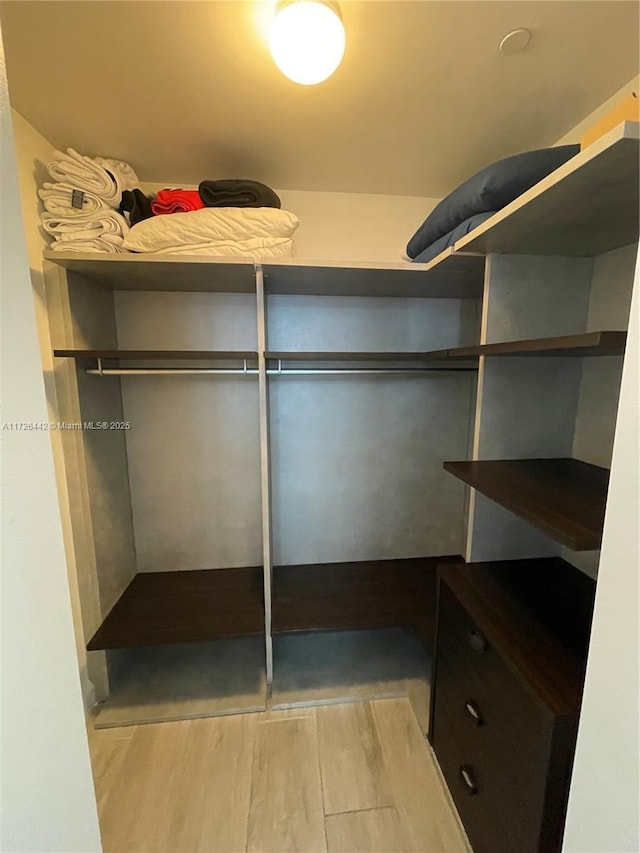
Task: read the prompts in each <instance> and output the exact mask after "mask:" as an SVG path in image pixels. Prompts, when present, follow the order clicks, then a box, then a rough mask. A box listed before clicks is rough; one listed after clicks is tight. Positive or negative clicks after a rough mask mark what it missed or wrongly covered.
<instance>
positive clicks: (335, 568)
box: [47, 255, 480, 725]
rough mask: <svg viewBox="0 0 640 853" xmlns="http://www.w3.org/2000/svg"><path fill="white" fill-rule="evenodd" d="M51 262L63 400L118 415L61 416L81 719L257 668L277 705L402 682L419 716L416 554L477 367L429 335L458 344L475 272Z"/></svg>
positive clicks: (246, 706)
mask: <svg viewBox="0 0 640 853" xmlns="http://www.w3.org/2000/svg"><path fill="white" fill-rule="evenodd" d="M51 260H52V261H54V263H51V264H49V265H48V266H49V269H48V272H47V280H48V289H49V294H48V298H49V301H50V310H51V323H52V331H53V333H54V341H55V346H56V354H57V355H58V358H57V359H56V365H57V366H56V370H57V371H58V374H59V375H58V383H57V385H58V389H59V395H60V398H61V400H62V401H63V405H67V406H68V407H69V408H70V410H71V409H73V406H74V405H76V406H77V407H79V409H80V410H82V411H83V413H85V414H84V419H85V420H86V419H87V418H88V415H87V414H86V412H88V411H89V409H91V405H93V402H95V405H94V407H93V409H91V413H92V415H93V420H95V421H98V420H100V421H103V422H104V421H109V422H110V423H111V424H112V425H117V424H118V423H119V422H121V423H122V424H125V425H126V424H127V422H128V421H129V422H130V423H131V429H130V430H127V429H117V428H116V429H113V430H111V429H109V430H106V431H105V432H102V431H100V430H98V431H96V430H84V431H80V430H73V431H70V432H69V434H68V445H69V446H68V452H67V458H66V469H67V470H66V472H65V473H66V476H67V481H68V484H69V488H70V492H71V495H72V501H73V503H72V506H73V514H74V519H73V527H74V537H75V538H76V543H77V548H78V551H79V554H81V555H82V559H80V560H79V564H80V566H81V572H82V574H83V578H81V587H83V585H84V590H83V596H82V597H83V614H84V613H87V614H89V616H90V618H87V621H86V624H84V625H83V628H84V631H85V636H86V639H87V641H88V648H89V650H90V651H91V654H90V655H89V657H90V658H91V659H92V666H93V667H94V670H95V669H100V672H101V677H102V681H101V683H100V684H99V685H98V688H99V690H101V693H102V696H101V698H106V697H107V696H108V698H107V701H106V703H105V705H104V706H103V707H102V710H101V711H100V714H99V717H98V725H117V724H123V723H126V722H140V721H145V720H146V721H149V720H154V719H171V718H176V717H182V716H194V715H202V714H212V713H231V712H234V711H242V710H257V709H259V708H262V707H264V706H265V698H266V694H267V692H268V690H267V686H268V685H271V683H272V680H273V679H274V678H275V682H274V684H275V686H276V688H277V689H276V691H275V694H274V697H273V702H274V705H278V704H280V705H291V704H298V703H300V702H302V703H304V702H308V701H336V700H337V699H349V698H358V697H359V696H362V695H370V694H371V693H373V694H375V695H390V694H393V693H398V692H405V693H406V692H410V688H411V687H412V686H413V687H414V688H417V687H419V688H420V690H417V691H416V692H419V693H420V697H419V700H417V701H418V704H419V705H420V708H421V710H422V714H423V717H426V703H427V695H426V680H427V676H428V668H429V664H428V659H427V657H426V652H425V648H424V645H423V640H425V639H426V640H428V641H429V642H430V643H431V642H432V639H433V637H432V633H433V618H434V609H435V568H436V562H437V558H439V557H441V556H443V555H444V556H447V555H448V554H457V553H459V552H460V547H461V533H462V528H461V518H462V508H463V507H462V501H463V489H462V487H461V486H460V485H459V484H457V483H455V481H453V480H452V479H451V478H448V477H447V475H446V474H445V473H444V472H442V470H441V467H440V466H441V460H442V458H443V457H444V456H446V455H460V454H463V453H466V450H467V445H468V437H469V427H470V425H469V414H470V410H471V406H470V402H471V399H472V397H473V388H474V377H475V365H474V363H473V361H472V362H469V361H468V360H467V362H465V363H459V364H456V365H453V366H452V365H448V364H444V361H443V360H444V357H445V355H446V350H445V349H444V348H445V347H447V346H452V345H459V344H461V343H473V342H474V341H475V340H477V318H478V301H477V297H478V296H479V293H480V279H479V277H478V276H477V275H474V276H469V275H467V274H466V273H464V274H460V273H457V272H456V273H454V274H445V275H442V274H440V273H431V274H425V271H424V270H423V269H420V268H416V267H415V266H412V265H408V264H398V265H393V264H392V265H388V267H387V268H382V269H380V268H372V267H368V266H366V265H354V266H348V265H345V264H340V265H335V266H331V265H326V266H323V267H318V266H309V265H306V264H303V263H300V262H298V263H296V262H289V263H279V264H274V265H265V267H264V268H263V267H261V266H260V265H257V266H256V267H255V269H254V266H253V265H252V264H249V263H239V264H236V263H226V264H225V263H216V262H215V261H214V262H212V261H211V260H210V259H186V260H185V259H180V260H178V259H170V258H157V259H156V258H142V257H115V258H96V257H89V256H77V255H76V256H71V255H69V256H67V257H64V258H63V257H60V256H59V255H57V256H55V257H53V258H51ZM328 332H329V334H328V336H327V333H328ZM287 338H288V340H287ZM160 346H162V347H163V349H162V350H160V349H159V347H160ZM269 347H278V348H279V350H282V352H278V351H275V350H271V349H269ZM410 347H412V348H413V351H409V348H410ZM312 348H313V349H318V350H320V352H319V353H314V352H311V351H310V350H311V349H312ZM430 350H437V351H436V352H429V351H430ZM451 369H452V370H453V373H449V374H447V373H446V372H445V371H447V370H451ZM269 392H271V399H269V396H270V394H269ZM92 401H93V402H92ZM69 420H71V417H70V418H69ZM76 420H79V415H78V416H77V417H76ZM378 441H379V442H380V444H379V446H377V445H376V442H378ZM443 442H444V444H443ZM111 445H114V447H116V448H117V453H116V452H115V451H111V454H110V455H109V454H107V455H106V456H105V453H106V450H107V448H108V447H110V446H111ZM341 454H342V458H340V456H341ZM76 468H77V471H75V469H76ZM74 471H75V473H77V474H78V481H77V482H75V481H73V476H74ZM83 477H84V479H83ZM116 482H117V483H118V484H119V485H118V489H116V488H115V484H116ZM272 498H273V507H272V505H271V504H272ZM114 513H115V519H116V521H117V524H116V521H114ZM118 526H119V529H117V530H116V527H118ZM120 528H121V529H120ZM123 531H126V534H127V535H126V536H124V535H123ZM127 537H128V538H127ZM119 539H120V540H122V539H125V540H126V541H127V542H128V543H129V544H128V550H127V551H126V553H124V552H123V553H121V552H118V549H117V547H116V545H117V542H118V540H119ZM112 563H115V564H117V569H118V571H117V572H116V573H115V574H116V576H117V577H116V582H112V580H111V578H112V575H113V574H114V573H113V572H112V571H110V569H109V566H110V565H111V564H112ZM274 564H275V568H274ZM272 620H273V621H272ZM310 631H311V632H317V633H315V634H314V633H311V634H309V632H310ZM416 631H417V632H418V633H417V634H416V633H415V632H416ZM272 636H275V637H276V640H275V642H276V649H277V650H279V655H278V654H276V660H275V667H274V659H273V654H272ZM420 637H421V638H422V639H420ZM265 661H266V664H265ZM336 663H337V664H338V665H337V666H336ZM359 669H364V670H366V671H363V672H359ZM279 675H280V681H278V677H279Z"/></svg>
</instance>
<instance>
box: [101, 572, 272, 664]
mask: <svg viewBox="0 0 640 853" xmlns="http://www.w3.org/2000/svg"><path fill="white" fill-rule="evenodd" d="M262 583H263V578H262V567H260V566H253V567H251V568H240V569H205V570H201V571H185V572H140V573H138V574H137V575H135V577H134V578H133V580H132V581H131V583H130V584H129V586H128V587H127V588H126V589H125V591H124V592H123V593H122V595H121V596H120V598H119V599H118V601H117V602H116V603H115V604H114V606H113V607H112V609H111V611H110V612H109V614H108V615H107V617H106V618H105V620H104V621H103V623H102V625H101V626H100V627H99V628H98V630H97V631H96V633H95V634H94V635H93V637H92V638H91V640H90V641H89V643H88V644H87V649H88V651H95V650H97V649H119V648H127V647H131V646H150V645H164V644H165V643H191V642H197V641H202V640H214V639H218V638H221V637H241V636H252V635H256V634H262V633H263V631H264V598H263V592H262V590H263V587H262Z"/></svg>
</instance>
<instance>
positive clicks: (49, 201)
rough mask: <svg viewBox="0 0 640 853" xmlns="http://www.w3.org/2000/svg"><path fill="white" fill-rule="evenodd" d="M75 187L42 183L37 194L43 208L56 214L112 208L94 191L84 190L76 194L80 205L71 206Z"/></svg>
mask: <svg viewBox="0 0 640 853" xmlns="http://www.w3.org/2000/svg"><path fill="white" fill-rule="evenodd" d="M74 192H75V187H73V186H71V184H52V183H48V182H47V183H44V184H43V185H42V187H41V188H40V189H39V190H38V195H39V196H40V198H41V199H42V204H43V206H44V209H45V210H46V211H47V212H48V213H54V214H56V215H57V216H77V215H78V214H83V213H95V212H96V211H98V210H111V209H112V208H110V207H109V205H108V204H107V203H106V202H105V201H103V200H102V199H101V198H100V197H99V196H97V195H95V194H94V193H90V192H87V191H84V192H82V193H81V194H80V196H77V197H76V198H77V199H78V201H79V202H81V203H82V207H73V206H72V204H71V202H72V199H73V193H74Z"/></svg>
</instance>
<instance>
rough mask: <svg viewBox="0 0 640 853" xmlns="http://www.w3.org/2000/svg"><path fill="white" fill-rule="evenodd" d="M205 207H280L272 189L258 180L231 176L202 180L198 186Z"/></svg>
mask: <svg viewBox="0 0 640 853" xmlns="http://www.w3.org/2000/svg"><path fill="white" fill-rule="evenodd" d="M198 192H199V193H200V198H201V199H202V203H203V204H204V206H205V207H280V206H281V205H280V199H279V198H278V196H277V195H276V194H275V193H274V191H273V190H272V189H271V188H270V187H268V186H266V184H261V183H260V182H259V181H247V180H244V179H242V178H233V179H229V180H225V181H202V183H201V184H200V186H199V187H198Z"/></svg>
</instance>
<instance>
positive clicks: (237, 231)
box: [124, 207, 298, 260]
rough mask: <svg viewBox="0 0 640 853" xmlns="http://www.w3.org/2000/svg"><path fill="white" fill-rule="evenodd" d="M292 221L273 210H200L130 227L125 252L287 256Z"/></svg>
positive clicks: (289, 215) (290, 247) (290, 215)
mask: <svg viewBox="0 0 640 853" xmlns="http://www.w3.org/2000/svg"><path fill="white" fill-rule="evenodd" d="M297 227H298V217H297V216H295V215H294V214H293V213H290V212H289V211H288V210H280V209H279V208H275V207H205V208H203V209H202V210H193V211H190V212H189V213H174V214H169V215H166V216H153V217H151V219H145V220H144V221H143V222H138V223H137V225H134V226H132V228H131V229H130V231H129V233H128V234H127V236H126V239H125V241H124V248H125V249H126V250H128V251H130V252H154V253H156V254H171V255H217V256H219V257H221V256H225V255H226V256H236V257H237V256H244V257H249V258H253V259H254V260H261V259H266V258H278V257H291V256H292V255H293V234H294V232H295V230H296V228H297Z"/></svg>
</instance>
